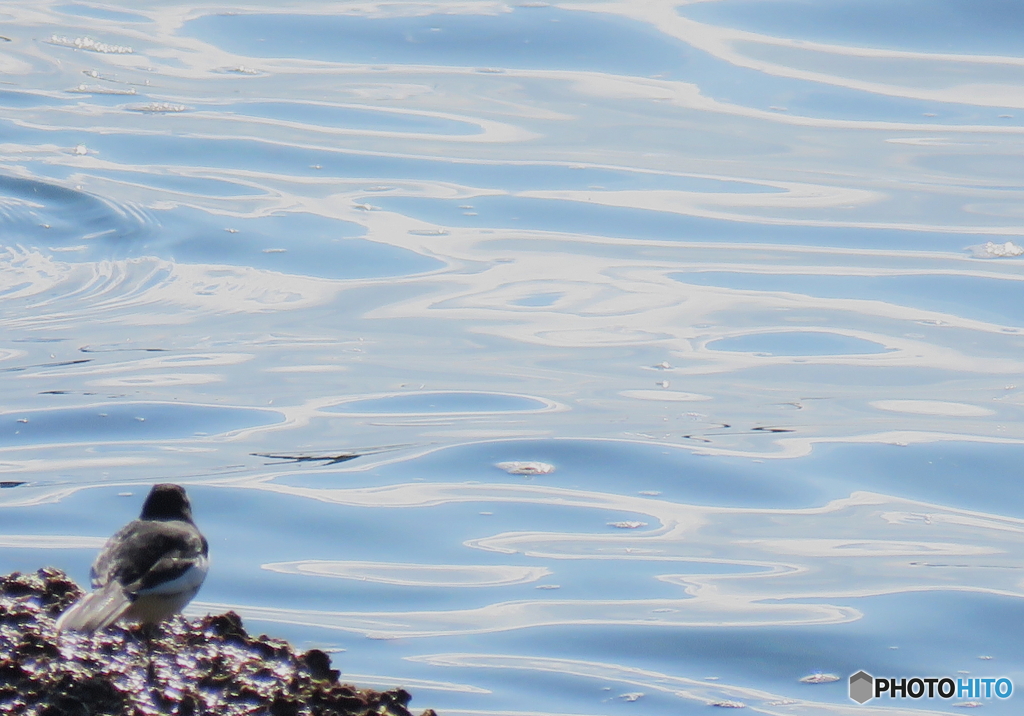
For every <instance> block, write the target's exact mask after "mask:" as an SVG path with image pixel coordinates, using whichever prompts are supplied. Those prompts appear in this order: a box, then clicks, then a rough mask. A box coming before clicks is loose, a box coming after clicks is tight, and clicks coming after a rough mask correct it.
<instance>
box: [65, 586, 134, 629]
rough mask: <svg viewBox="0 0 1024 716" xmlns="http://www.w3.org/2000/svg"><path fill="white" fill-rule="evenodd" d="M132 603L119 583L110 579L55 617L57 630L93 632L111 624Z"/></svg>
mask: <svg viewBox="0 0 1024 716" xmlns="http://www.w3.org/2000/svg"><path fill="white" fill-rule="evenodd" d="M131 605H132V603H131V600H129V599H128V597H127V595H125V593H124V590H123V589H122V588H121V585H120V584H118V583H117V581H116V580H111V581H110V582H109V583H107V584H105V585H104V586H103V587H101V588H99V589H98V590H96V591H95V592H90V593H89V594H86V595H85V596H84V597H82V598H81V599H79V600H78V601H77V602H75V603H74V604H72V605H71V606H70V607H69V608H68V609H67V611H65V612H64V613H63V614H61V615H60V618H58V619H57V630H58V631H83V632H94V631H99V630H100V629H103V628H105V627H108V626H110V625H111V624H113V623H114V622H115V621H117V619H118V618H119V617H120V616H121V615H122V614H124V613H125V610H127V609H128V607H130V606H131Z"/></svg>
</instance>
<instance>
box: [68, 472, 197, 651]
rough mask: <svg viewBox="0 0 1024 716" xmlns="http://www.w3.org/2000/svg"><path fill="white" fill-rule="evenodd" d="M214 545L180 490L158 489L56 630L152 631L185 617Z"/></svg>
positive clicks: (96, 565)
mask: <svg viewBox="0 0 1024 716" xmlns="http://www.w3.org/2000/svg"><path fill="white" fill-rule="evenodd" d="M209 552H210V548H209V544H208V543H207V541H206V538H205V537H204V536H203V535H202V533H201V532H200V531H199V528H198V527H196V524H195V522H193V521H192V506H191V505H190V504H189V501H188V497H187V496H186V495H185V490H184V488H182V487H181V486H180V485H171V484H160V485H154V486H153V488H152V489H151V490H150V492H149V495H148V496H147V497H146V501H145V502H144V503H143V505H142V513H141V514H140V515H139V519H137V520H132V521H131V522H129V523H128V524H127V525H125V526H124V527H122V528H121V529H120V530H118V531H117V532H116V533H115V534H114V536H113V537H111V538H110V539H108V540H107V542H106V544H105V545H104V546H103V549H102V550H100V553H99V555H98V556H97V557H96V561H95V562H93V564H92V570H91V572H90V576H91V581H92V589H93V591H92V592H89V593H88V594H86V595H85V596H83V597H82V598H81V599H79V600H78V601H77V602H75V603H74V604H72V605H71V606H70V607H69V608H68V609H67V611H65V612H64V613H63V614H61V615H60V617H59V618H58V619H57V624H56V627H57V630H58V631H60V632H63V631H76V632H87V633H93V632H97V631H99V630H101V629H105V628H106V627H108V626H110V625H111V624H113V623H114V622H116V621H118V620H124V621H126V622H136V623H139V624H141V625H142V626H143V627H144V628H146V629H148V628H151V627H153V626H154V625H156V624H158V623H159V622H162V621H164V620H165V619H169V618H170V617H172V616H173V615H175V614H177V613H178V612H180V611H181V610H182V609H183V608H184V607H185V605H186V604H188V603H189V602H190V601H192V598H193V597H194V596H195V595H196V593H197V592H198V591H199V587H200V586H202V584H203V580H204V579H205V578H206V572H207V569H208V568H209Z"/></svg>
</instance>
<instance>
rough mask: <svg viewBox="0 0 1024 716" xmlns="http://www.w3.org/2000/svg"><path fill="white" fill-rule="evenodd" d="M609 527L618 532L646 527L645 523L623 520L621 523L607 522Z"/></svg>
mask: <svg viewBox="0 0 1024 716" xmlns="http://www.w3.org/2000/svg"><path fill="white" fill-rule="evenodd" d="M608 526H609V527H618V528H619V529H620V530H635V529H638V528H640V527H646V526H647V523H646V522H637V521H635V520H625V521H623V522H609V523H608Z"/></svg>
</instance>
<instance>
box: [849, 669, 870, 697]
mask: <svg viewBox="0 0 1024 716" xmlns="http://www.w3.org/2000/svg"><path fill="white" fill-rule="evenodd" d="M874 692H875V679H874V677H873V676H871V674H869V673H868V672H866V671H858V672H857V673H856V674H854V675H853V676H851V677H850V698H851V699H853V700H854V701H856V702H857V703H858V704H863V703H867V702H868V701H870V700H871V698H872V697H873V696H874V695H875V693H874Z"/></svg>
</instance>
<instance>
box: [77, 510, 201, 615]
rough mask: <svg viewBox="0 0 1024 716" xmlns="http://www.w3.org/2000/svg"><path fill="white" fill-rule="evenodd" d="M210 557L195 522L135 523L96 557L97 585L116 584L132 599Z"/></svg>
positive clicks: (120, 532) (118, 534) (141, 521)
mask: <svg viewBox="0 0 1024 716" xmlns="http://www.w3.org/2000/svg"><path fill="white" fill-rule="evenodd" d="M206 554H207V545H206V540H205V539H204V538H203V536H202V535H201V534H200V533H199V530H197V529H196V527H195V525H193V524H191V523H188V522H182V521H177V520H169V521H157V520H135V521H134V522H130V523H128V524H127V525H126V526H125V527H124V528H123V529H122V530H121V531H119V532H118V533H117V534H115V535H114V536H113V537H111V538H110V540H109V541H108V542H107V545H106V546H105V547H104V548H103V550H102V552H100V555H99V556H98V557H97V558H96V562H95V563H94V564H93V574H94V575H95V578H94V580H93V586H94V587H97V588H100V587H102V586H103V585H104V584H106V583H108V582H113V581H116V582H119V583H120V584H121V585H122V587H123V588H124V590H125V592H126V593H127V594H128V595H129V597H130V596H131V595H132V594H134V593H135V592H136V591H138V590H140V589H141V590H145V589H151V588H153V587H155V586H156V585H158V584H160V583H161V582H164V581H168V580H174V579H176V578H177V577H179V576H181V574H183V573H184V572H186V571H188V570H189V569H190V568H191V567H193V566H194V565H195V564H197V563H205V561H206Z"/></svg>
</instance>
